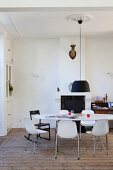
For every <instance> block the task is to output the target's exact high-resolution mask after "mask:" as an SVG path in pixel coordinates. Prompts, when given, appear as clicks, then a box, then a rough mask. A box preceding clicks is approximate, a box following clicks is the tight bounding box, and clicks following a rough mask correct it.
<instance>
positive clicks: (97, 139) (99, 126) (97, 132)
mask: <svg viewBox="0 0 113 170" xmlns="http://www.w3.org/2000/svg"><path fill="white" fill-rule="evenodd" d="M108 132H109V123H108V120H97V121H96V123H95V125H94V127H93V129H92V132H91V134H92V135H93V136H94V151H93V154H94V155H95V150H96V145H97V143H100V144H101V149H102V148H104V149H105V150H106V151H107V154H108V138H107V134H108ZM103 136H106V146H105V145H104V144H103V142H102V137H103Z"/></svg>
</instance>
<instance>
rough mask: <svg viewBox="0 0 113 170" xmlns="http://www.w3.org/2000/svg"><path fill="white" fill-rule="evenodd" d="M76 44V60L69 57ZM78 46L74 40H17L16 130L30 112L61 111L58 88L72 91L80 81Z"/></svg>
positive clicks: (15, 54) (75, 39) (15, 60)
mask: <svg viewBox="0 0 113 170" xmlns="http://www.w3.org/2000/svg"><path fill="white" fill-rule="evenodd" d="M72 43H75V44H76V45H77V48H76V49H77V57H76V58H75V59H74V60H72V59H71V58H70V57H69V51H70V49H71V47H70V45H71V44H72ZM78 44H79V39H78V38H72V37H70V38H60V39H58V38H56V39H23V40H19V39H17V40H15V42H14V54H13V55H14V120H13V122H14V124H13V127H22V126H23V117H24V115H25V114H27V115H29V110H34V109H40V111H41V114H54V113H57V112H58V110H59V109H60V108H57V103H56V93H57V87H59V88H60V90H61V91H68V92H69V84H70V82H73V81H74V80H76V79H77V80H78V79H79V78H80V59H79V45H78ZM83 47H84V45H83ZM83 51H84V50H83ZM83 61H84V55H83ZM83 68H84V67H83ZM83 70H84V69H83ZM83 73H84V72H83ZM83 75H84V74H83ZM37 76H38V77H37Z"/></svg>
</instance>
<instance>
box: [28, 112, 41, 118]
mask: <svg viewBox="0 0 113 170" xmlns="http://www.w3.org/2000/svg"><path fill="white" fill-rule="evenodd" d="M37 114H39V115H40V111H39V110H32V111H30V118H31V120H32V115H37Z"/></svg>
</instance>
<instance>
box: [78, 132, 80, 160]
mask: <svg viewBox="0 0 113 170" xmlns="http://www.w3.org/2000/svg"><path fill="white" fill-rule="evenodd" d="M79 159H80V142H79V135H78V160H79Z"/></svg>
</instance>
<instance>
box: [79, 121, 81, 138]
mask: <svg viewBox="0 0 113 170" xmlns="http://www.w3.org/2000/svg"><path fill="white" fill-rule="evenodd" d="M79 128H80V129H79V137H80V138H79V139H80V140H81V124H80V126H79Z"/></svg>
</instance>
